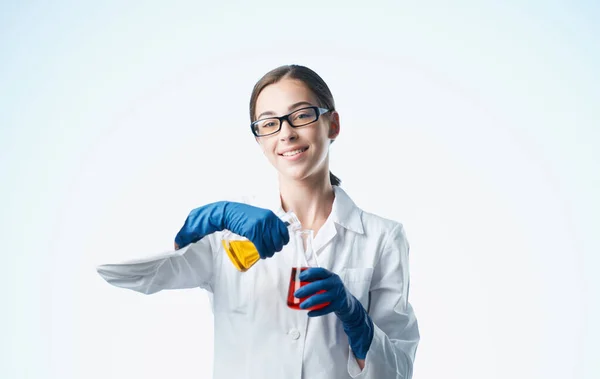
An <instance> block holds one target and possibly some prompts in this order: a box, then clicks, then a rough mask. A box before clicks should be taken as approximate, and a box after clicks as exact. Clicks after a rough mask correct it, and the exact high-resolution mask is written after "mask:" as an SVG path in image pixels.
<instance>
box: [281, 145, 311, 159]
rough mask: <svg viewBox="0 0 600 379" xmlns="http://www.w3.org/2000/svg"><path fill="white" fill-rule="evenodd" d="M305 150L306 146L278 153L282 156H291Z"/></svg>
mask: <svg viewBox="0 0 600 379" xmlns="http://www.w3.org/2000/svg"><path fill="white" fill-rule="evenodd" d="M306 150H308V147H305V148H302V149H298V150H292V151H288V152H286V153H283V154H279V155H281V156H282V157H293V156H294V155H298V154H300V153H304V152H305V151H306Z"/></svg>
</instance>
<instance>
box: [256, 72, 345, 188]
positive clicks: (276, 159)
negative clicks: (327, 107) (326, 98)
mask: <svg viewBox="0 0 600 379" xmlns="http://www.w3.org/2000/svg"><path fill="white" fill-rule="evenodd" d="M307 106H318V102H317V98H316V97H315V95H314V94H313V93H312V92H311V91H310V90H309V89H308V88H307V87H306V86H305V85H304V83H302V82H301V81H299V80H295V79H282V80H280V81H279V82H277V83H274V84H271V85H269V86H267V87H265V88H264V89H263V90H262V92H261V93H260V95H259V96H258V99H257V101H256V116H257V117H256V119H257V120H260V119H263V118H267V117H273V116H284V115H287V114H289V113H291V112H293V111H295V110H298V109H301V108H304V107H307ZM338 133H339V115H338V114H337V112H333V114H332V113H327V114H325V115H321V116H320V117H319V119H318V120H317V121H316V122H313V123H312V124H308V125H305V126H301V127H298V128H292V127H291V126H290V125H289V124H288V122H287V121H283V124H282V125H281V130H280V131H279V132H278V133H275V134H273V135H269V136H264V137H258V138H257V141H258V143H259V144H260V146H261V148H262V150H263V152H264V154H265V156H266V157H267V159H269V161H270V162H271V164H272V165H273V167H275V169H276V170H277V171H278V172H279V174H280V175H282V176H283V177H285V178H289V179H293V180H303V179H306V178H308V177H311V176H313V175H318V174H320V173H322V172H323V171H325V172H329V162H328V159H327V158H328V152H329V144H330V141H332V140H333V139H335V138H336V137H337V135H338ZM327 177H328V176H327Z"/></svg>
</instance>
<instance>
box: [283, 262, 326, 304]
mask: <svg viewBox="0 0 600 379" xmlns="http://www.w3.org/2000/svg"><path fill="white" fill-rule="evenodd" d="M307 268H308V267H301V268H300V270H301V271H300V272H302V271H304V270H306V269H307ZM308 283H310V282H301V281H299V280H298V282H296V268H295V267H294V268H292V274H291V275H290V286H289V289H288V297H287V305H288V307H290V308H292V309H298V310H307V311H313V310H315V309H321V308H324V307H326V306H328V305H329V303H323V304H319V305H315V306H314V307H310V308H306V309H301V308H300V304H301V303H302V302H303V301H304V300H306V299H308V297H303V298H300V299H299V298H297V297H295V296H294V292H296V291H297V290H298V289H299V288H300V287H302V286H304V285H306V284H308ZM324 292H325V290H322V291H319V292H317V293H324ZM315 295H316V294H315ZM309 297H310V296H309Z"/></svg>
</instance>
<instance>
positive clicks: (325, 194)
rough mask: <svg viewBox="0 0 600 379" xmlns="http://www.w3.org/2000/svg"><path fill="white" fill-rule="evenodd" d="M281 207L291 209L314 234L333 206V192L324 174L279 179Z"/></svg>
mask: <svg viewBox="0 0 600 379" xmlns="http://www.w3.org/2000/svg"><path fill="white" fill-rule="evenodd" d="M279 193H280V195H281V205H282V208H283V209H284V210H285V211H286V212H287V211H290V210H291V211H293V212H294V213H295V214H296V216H297V217H298V219H299V220H300V223H301V224H302V227H303V228H304V229H312V230H313V231H314V234H315V235H316V234H317V232H318V231H319V229H320V228H321V226H323V224H324V223H325V221H326V220H327V218H328V217H329V214H330V213H331V208H332V207H333V200H334V197H335V195H334V192H333V186H332V185H331V183H330V181H329V171H326V172H325V175H319V177H315V178H307V179H304V180H300V181H298V180H285V179H284V178H280V180H279Z"/></svg>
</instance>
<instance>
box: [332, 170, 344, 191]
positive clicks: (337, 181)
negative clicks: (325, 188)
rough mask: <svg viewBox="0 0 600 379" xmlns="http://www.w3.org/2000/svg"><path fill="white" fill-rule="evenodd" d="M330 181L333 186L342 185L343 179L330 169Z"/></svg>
mask: <svg viewBox="0 0 600 379" xmlns="http://www.w3.org/2000/svg"><path fill="white" fill-rule="evenodd" d="M329 181H330V182H331V185H332V186H338V187H339V186H340V184H342V181H341V180H340V178H338V177H337V176H335V175H333V173H332V172H331V171H329Z"/></svg>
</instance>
